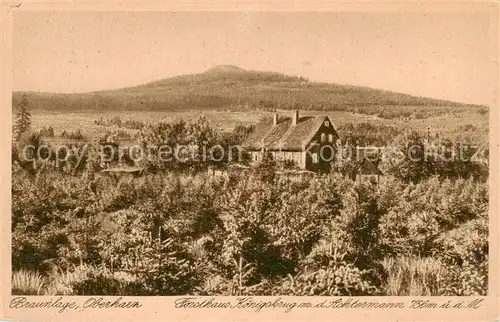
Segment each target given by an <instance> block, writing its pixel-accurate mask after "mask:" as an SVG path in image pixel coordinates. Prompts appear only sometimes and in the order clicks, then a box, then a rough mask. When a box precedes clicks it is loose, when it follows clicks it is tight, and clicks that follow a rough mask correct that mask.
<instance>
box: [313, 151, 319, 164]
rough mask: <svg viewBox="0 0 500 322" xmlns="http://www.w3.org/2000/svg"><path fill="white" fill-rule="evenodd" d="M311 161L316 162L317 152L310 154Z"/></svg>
mask: <svg viewBox="0 0 500 322" xmlns="http://www.w3.org/2000/svg"><path fill="white" fill-rule="evenodd" d="M312 161H313V163H318V154H317V153H313V154H312Z"/></svg>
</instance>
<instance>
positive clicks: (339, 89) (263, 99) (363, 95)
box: [13, 65, 468, 114]
mask: <svg viewBox="0 0 500 322" xmlns="http://www.w3.org/2000/svg"><path fill="white" fill-rule="evenodd" d="M21 95H22V92H14V93H13V105H14V106H15V105H16V104H17V103H18V102H19V100H20V98H21ZM27 95H28V100H29V102H30V105H31V107H32V109H43V110H53V111H67V110H70V111H75V110H96V111H99V110H142V111H153V110H154V111H163V110H165V111H168V110H187V109H189V110H200V109H227V110H244V109H249V110H250V109H265V110H274V109H302V110H326V111H331V110H350V111H358V112H359V110H361V112H363V110H366V111H368V110H369V109H372V108H375V109H376V108H377V107H384V108H387V107H389V108H390V107H391V106H399V107H401V106H408V107H424V106H425V107H429V106H434V107H463V106H468V105H466V104H461V103H456V102H450V101H445V100H439V99H432V98H425V97H417V96H412V95H407V94H402V93H395V92H390V91H384V90H378V89H372V88H368V87H360V86H351V85H339V84H327V83H315V82H309V81H308V80H307V79H305V78H303V77H297V76H287V75H284V74H280V73H276V72H270V71H251V70H244V69H242V68H239V67H237V66H232V65H220V66H216V67H213V68H211V69H209V70H207V71H205V72H202V73H199V74H193V75H182V76H176V77H171V78H166V79H162V80H158V81H153V82H150V83H146V84H143V85H139V86H134V87H128V88H122V89H115V90H106V91H96V92H89V93H79V94H59V93H37V92H28V93H27ZM368 114H372V113H368Z"/></svg>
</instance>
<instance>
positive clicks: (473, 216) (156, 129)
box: [12, 100, 488, 295]
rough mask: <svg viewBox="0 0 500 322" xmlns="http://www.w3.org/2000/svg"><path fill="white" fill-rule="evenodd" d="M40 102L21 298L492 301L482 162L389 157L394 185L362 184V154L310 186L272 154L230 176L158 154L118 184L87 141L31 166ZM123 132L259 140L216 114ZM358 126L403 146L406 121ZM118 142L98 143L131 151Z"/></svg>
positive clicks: (144, 138)
mask: <svg viewBox="0 0 500 322" xmlns="http://www.w3.org/2000/svg"><path fill="white" fill-rule="evenodd" d="M27 106H28V101H27V100H23V103H22V104H20V106H19V108H20V113H19V114H18V117H17V119H16V122H15V126H14V138H15V145H14V146H13V148H12V161H13V162H12V268H13V275H12V293H13V294H32V295H35V294H40V295H41V294H43V295H56V294H58V295H180V294H198V295H486V294H487V290H488V185H487V177H488V173H487V171H486V172H484V171H482V170H484V169H483V168H484V167H482V168H481V167H479V166H478V165H477V164H476V163H473V162H470V161H469V162H464V161H460V160H451V161H450V160H445V161H442V160H439V159H436V158H433V157H429V158H426V159H421V162H414V161H412V162H409V161H405V160H400V161H398V162H393V160H392V159H391V158H389V159H385V160H381V161H380V164H379V167H380V168H382V169H384V172H385V173H386V176H385V177H384V180H382V181H381V182H380V183H378V184H374V183H372V182H370V183H368V182H367V183H360V182H355V181H352V180H351V179H349V178H348V177H349V176H348V175H349V174H350V173H351V171H352V170H355V171H356V169H357V168H356V167H357V166H358V164H357V161H356V160H344V161H343V162H337V163H335V165H334V166H333V167H332V169H331V172H330V173H326V174H322V175H318V176H315V177H309V178H300V177H293V176H292V177H287V176H283V175H280V174H279V172H278V170H280V168H281V167H283V166H284V164H280V163H278V162H275V161H274V160H272V159H271V158H266V159H265V161H264V162H262V163H261V164H260V165H259V166H257V167H253V168H251V169H248V170H245V171H243V170H238V171H229V172H228V173H227V175H224V176H213V175H208V174H207V171H206V170H207V168H208V167H218V168H221V169H226V170H227V169H228V168H227V165H228V164H230V163H231V162H234V161H231V160H230V159H229V158H227V157H224V158H221V159H220V160H219V161H217V162H212V161H210V160H204V159H203V158H193V159H192V160H190V159H189V160H187V161H183V162H179V161H175V160H174V161H168V162H167V161H160V160H155V159H152V160H148V161H147V162H143V163H142V164H141V166H142V167H143V168H144V174H143V175H142V176H139V177H127V176H123V177H113V176H111V175H106V173H105V172H102V171H101V170H103V168H104V167H105V166H106V165H105V162H104V161H103V158H104V157H105V156H104V155H102V154H101V155H99V157H97V158H91V157H90V155H89V156H88V157H85V158H82V159H81V160H79V161H78V159H77V157H76V156H77V155H81V153H82V151H84V150H85V151H86V149H88V148H89V146H88V145H86V144H83V143H78V144H76V143H71V144H68V146H66V147H67V148H68V149H67V151H69V152H67V154H66V155H63V156H61V155H59V154H58V153H59V151H58V150H57V146H51V145H50V144H49V145H48V147H47V146H46V147H45V148H46V149H45V150H44V152H43V153H41V154H40V155H36V154H32V155H30V156H31V157H33V160H32V161H27V160H25V159H23V158H22V151H23V149H24V147H25V146H28V145H31V146H34V147H35V148H37V147H42V146H44V145H45V142H44V133H45V135H46V136H47V133H49V134H53V133H54V130H53V128H52V127H49V128H46V129H44V130H43V131H45V132H43V133H41V132H36V131H34V132H33V131H32V130H31V114H30V113H29V112H28V111H27ZM103 122H105V121H103ZM108 123H113V125H116V124H120V125H121V126H124V124H128V125H130V126H133V127H136V126H137V125H140V126H137V127H140V130H138V132H137V133H136V134H135V136H134V138H135V141H136V143H137V144H138V145H140V146H142V147H144V148H152V150H151V149H149V150H150V151H153V152H154V149H155V148H157V147H159V146H161V145H162V144H169V145H171V146H176V145H178V144H181V145H189V144H195V146H196V144H198V146H199V145H200V143H203V144H204V145H206V146H208V148H210V147H211V146H214V145H216V144H217V145H220V146H223V147H229V146H231V145H237V144H239V143H241V142H242V141H243V140H244V139H245V137H246V136H247V135H248V133H250V131H252V127H247V126H237V127H235V129H234V130H233V131H232V132H229V133H224V132H220V131H218V130H217V129H215V128H214V127H212V126H211V125H210V123H209V122H207V120H206V119H205V118H200V119H198V120H197V121H196V122H193V123H187V122H184V121H176V122H173V123H164V122H159V123H155V124H139V123H130V122H129V123H126V122H122V121H121V120H118V119H113V120H112V121H109V122H108ZM119 128H120V130H122V128H121V127H119ZM345 130H347V131H351V130H354V131H355V135H353V137H352V139H356V140H360V141H362V142H364V143H365V144H377V143H376V142H379V143H380V144H382V145H385V144H387V143H388V142H389V140H391V142H395V141H396V140H395V139H393V138H392V137H393V136H394V135H395V133H394V129H393V128H390V127H377V126H371V125H369V124H364V125H360V126H359V127H358V128H349V127H348V126H347V127H346V128H345ZM48 136H50V135H48ZM105 136H106V139H105V140H104V141H103V142H101V141H99V142H95V143H92V144H91V145H97V146H94V148H96V149H98V148H99V145H100V144H107V145H111V146H114V148H118V147H119V144H118V143H114V142H113V141H112V140H111V141H110V140H108V138H109V135H108V134H105ZM398 137H399V136H398ZM399 140H400V142H399V144H400V146H401V147H402V149H403V150H404V149H409V148H410V147H415V146H416V147H421V148H422V149H423V145H422V144H423V139H422V138H421V137H420V136H419V134H418V133H411V134H410V135H403V136H401V137H400V138H399ZM368 142H370V143H368ZM458 147H460V145H457V144H454V143H453V142H450V144H449V148H450V149H452V150H453V149H455V148H458ZM422 149H417V150H414V152H417V154H416V155H414V156H417V157H418V153H420V152H421V151H422ZM195 153H200V151H199V150H197V151H195ZM49 155H50V157H48V156H49ZM241 156H243V158H242V159H241V162H242V163H245V162H246V161H245V160H246V159H245V157H244V154H242V155H241ZM124 161H125V162H126V163H127V162H131V159H130V156H127V155H125V156H124ZM109 162H111V163H112V165H117V162H118V160H116V159H112V160H111V161H109ZM132 164H133V163H132Z"/></svg>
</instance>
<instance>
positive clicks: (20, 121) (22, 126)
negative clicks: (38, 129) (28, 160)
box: [13, 93, 31, 142]
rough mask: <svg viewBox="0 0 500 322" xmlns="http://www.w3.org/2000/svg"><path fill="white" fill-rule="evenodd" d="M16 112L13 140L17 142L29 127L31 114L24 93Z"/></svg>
mask: <svg viewBox="0 0 500 322" xmlns="http://www.w3.org/2000/svg"><path fill="white" fill-rule="evenodd" d="M17 107H18V109H19V110H18V112H17V116H16V121H15V123H14V129H13V130H14V133H13V134H14V140H15V141H16V142H17V141H18V140H19V137H20V136H21V134H23V133H24V132H26V131H28V130H29V129H30V127H31V113H30V112H29V102H28V98H27V96H26V93H24V94H23V97H22V99H21V102H19V104H18V105H17Z"/></svg>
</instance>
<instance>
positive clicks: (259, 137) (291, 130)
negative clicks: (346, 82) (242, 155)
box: [243, 116, 327, 151]
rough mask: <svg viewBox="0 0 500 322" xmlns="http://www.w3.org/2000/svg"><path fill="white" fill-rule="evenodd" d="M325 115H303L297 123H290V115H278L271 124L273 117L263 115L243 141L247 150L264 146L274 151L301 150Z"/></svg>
mask: <svg viewBox="0 0 500 322" xmlns="http://www.w3.org/2000/svg"><path fill="white" fill-rule="evenodd" d="M326 118H327V117H326V116H305V117H301V118H299V120H298V122H297V125H295V126H294V125H292V118H291V117H283V116H280V117H278V123H277V124H276V125H273V117H272V116H268V117H264V118H263V119H262V120H261V121H260V122H259V123H258V124H257V126H256V127H255V130H254V131H253V132H252V133H251V134H250V136H249V137H248V139H247V140H246V141H245V142H244V143H243V148H245V149H247V150H260V149H261V148H263V147H265V148H266V149H268V150H271V151H273V150H274V151H276V150H283V151H302V149H303V147H302V145H303V144H307V143H308V142H309V141H310V140H311V139H312V137H313V136H314V134H315V133H316V132H317V130H318V128H319V127H320V126H321V124H322V123H323V121H324V120H325V119H326Z"/></svg>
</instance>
